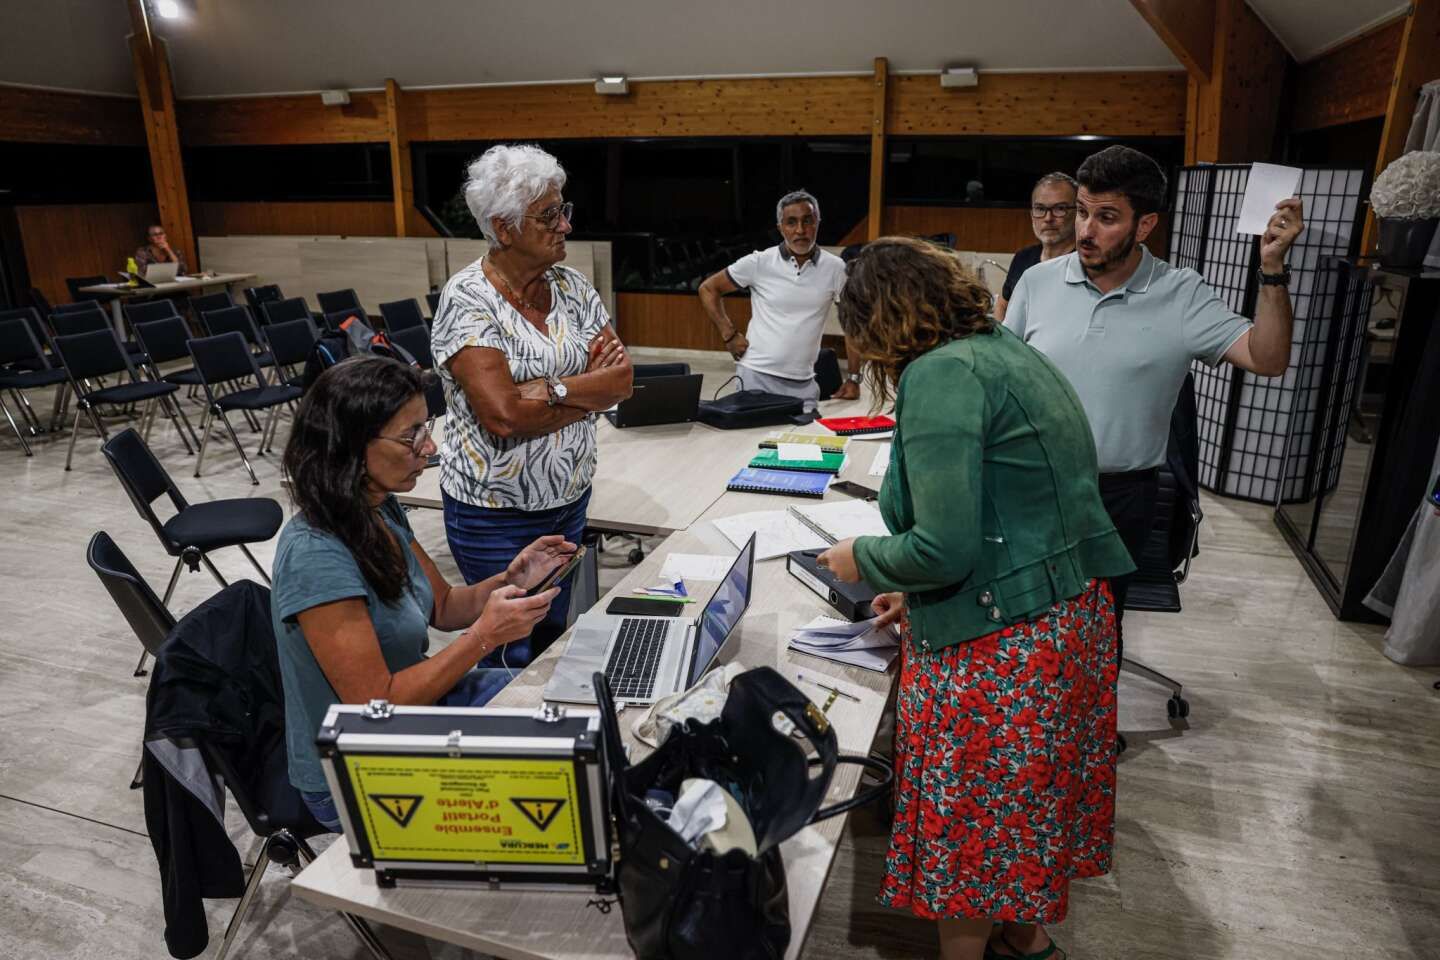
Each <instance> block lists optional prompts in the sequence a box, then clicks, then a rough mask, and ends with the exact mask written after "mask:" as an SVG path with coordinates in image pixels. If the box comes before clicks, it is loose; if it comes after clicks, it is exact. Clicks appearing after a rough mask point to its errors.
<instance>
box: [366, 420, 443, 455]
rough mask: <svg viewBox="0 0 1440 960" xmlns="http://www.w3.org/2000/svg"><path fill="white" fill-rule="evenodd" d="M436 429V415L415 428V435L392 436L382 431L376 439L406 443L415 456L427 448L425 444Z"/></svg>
mask: <svg viewBox="0 0 1440 960" xmlns="http://www.w3.org/2000/svg"><path fill="white" fill-rule="evenodd" d="M434 430H435V418H434V417H427V418H426V420H425V423H424V424H423V425H422V426H420V427H417V428H416V430H415V435H414V436H410V437H390V436H386V435H385V434H383V433H381V434H377V435H376V437H375V439H376V440H389V441H391V442H392V443H403V444H405V445H406V446H408V447H409V448H410V452H411V453H413V454H415V456H417V457H418V456H420V455H421V451H423V450H424V449H425V444H426V443H428V442H430V436H431V434H432V433H433V432H434Z"/></svg>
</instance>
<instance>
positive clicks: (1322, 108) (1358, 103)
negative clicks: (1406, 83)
mask: <svg viewBox="0 0 1440 960" xmlns="http://www.w3.org/2000/svg"><path fill="white" fill-rule="evenodd" d="M1404 32H1405V19H1404V18H1403V17H1402V18H1400V19H1398V20H1392V21H1390V22H1389V23H1387V24H1384V25H1383V26H1379V27H1376V28H1375V29H1374V30H1371V31H1369V32H1368V33H1365V34H1362V35H1360V36H1358V37H1356V38H1355V39H1353V40H1350V41H1349V42H1347V43H1344V44H1342V45H1341V46H1338V47H1336V48H1335V49H1334V50H1331V51H1330V52H1329V53H1327V54H1325V55H1324V56H1321V57H1317V58H1316V59H1314V60H1311V61H1310V62H1309V63H1304V64H1301V65H1300V66H1299V67H1298V68H1297V69H1296V71H1295V105H1294V108H1293V109H1292V110H1291V112H1290V129H1291V130H1292V131H1301V130H1316V129H1319V128H1321V127H1330V126H1335V125H1336V124H1341V123H1352V122H1354V121H1356V120H1368V119H1370V118H1372V117H1383V116H1385V104H1386V101H1387V100H1388V98H1389V96H1390V83H1391V81H1392V80H1393V79H1394V76H1395V58H1396V57H1397V56H1399V54H1400V38H1401V36H1402V35H1403V34H1404Z"/></svg>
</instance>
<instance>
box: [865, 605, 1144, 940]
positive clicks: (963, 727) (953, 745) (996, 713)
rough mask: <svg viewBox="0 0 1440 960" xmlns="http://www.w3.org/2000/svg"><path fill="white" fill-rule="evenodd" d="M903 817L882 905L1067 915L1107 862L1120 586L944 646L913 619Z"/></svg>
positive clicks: (906, 669)
mask: <svg viewBox="0 0 1440 960" xmlns="http://www.w3.org/2000/svg"><path fill="white" fill-rule="evenodd" d="M901 648H902V649H901V656H902V661H901V670H900V690H899V695H898V698H897V701H896V706H895V820H894V823H893V825H892V826H891V835H890V849H889V852H888V853H887V855H886V860H885V878H884V880H883V882H882V884H881V889H880V896H879V900H880V902H881V903H882V904H885V905H887V906H891V907H897V908H901V909H906V910H909V911H910V912H911V913H913V914H915V915H916V916H918V917H924V918H926V919H939V918H941V917H951V918H977V919H978V918H989V919H993V920H1010V921H1016V922H1020V923H1058V922H1059V921H1061V920H1063V919H1064V918H1065V912H1066V908H1067V905H1068V900H1069V892H1070V880H1071V879H1072V878H1074V877H1095V876H1100V875H1101V874H1104V873H1107V872H1109V870H1110V848H1111V845H1112V842H1113V839H1114V832H1115V685H1116V678H1117V676H1118V672H1119V664H1118V663H1117V662H1116V652H1115V611H1114V603H1113V601H1112V599H1111V594H1110V587H1109V584H1108V583H1107V582H1105V581H1100V580H1092V581H1091V582H1090V584H1089V586H1088V587H1087V588H1086V590H1085V592H1084V593H1082V594H1080V595H1079V596H1077V597H1073V598H1071V599H1069V600H1066V601H1063V602H1061V603H1058V604H1056V605H1055V606H1054V607H1052V608H1051V609H1050V610H1049V611H1047V612H1046V613H1045V614H1043V615H1042V616H1040V617H1037V618H1036V619H1034V620H1031V621H1029V622H1027V623H1020V624H1016V625H1014V626H1011V627H1006V628H1005V629H1003V630H998V631H996V632H995V633H991V634H987V635H986V636H983V637H979V638H977V639H975V640H970V641H967V642H965V643H958V644H955V645H953V646H949V647H945V648H943V649H941V650H937V651H935V652H933V653H932V652H927V651H924V650H921V649H918V648H917V647H916V646H915V645H914V644H913V643H912V642H911V639H910V633H909V629H908V625H907V626H906V627H905V629H903V630H902V643H901Z"/></svg>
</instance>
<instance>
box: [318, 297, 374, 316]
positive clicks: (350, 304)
mask: <svg viewBox="0 0 1440 960" xmlns="http://www.w3.org/2000/svg"><path fill="white" fill-rule="evenodd" d="M315 299H316V300H318V301H320V312H321V313H339V312H340V311H341V310H358V311H360V315H361V316H362V317H363V316H364V315H365V308H364V307H362V306H360V298H359V297H358V296H356V295H355V291H354V290H331V291H329V292H327V293H317V294H315Z"/></svg>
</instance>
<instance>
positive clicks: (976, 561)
mask: <svg viewBox="0 0 1440 960" xmlns="http://www.w3.org/2000/svg"><path fill="white" fill-rule="evenodd" d="M989 312H990V294H989V293H988V292H987V291H986V290H985V289H984V288H983V287H982V286H980V285H979V284H978V283H976V282H975V281H974V280H972V279H971V278H970V277H969V276H967V274H966V273H965V271H964V268H963V267H961V265H960V262H959V261H958V260H957V259H956V258H955V257H954V255H953V254H951V253H950V252H949V251H946V250H943V249H941V248H939V247H936V246H933V245H931V244H928V243H925V242H924V241H919V240H910V239H904V238H898V237H891V238H885V239H881V240H878V241H875V242H874V243H871V244H869V245H868V246H866V247H865V249H864V250H863V251H862V252H861V253H860V255H859V256H858V257H857V258H856V259H855V260H854V261H852V262H851V263H850V265H849V268H848V270H847V279H846V284H845V290H844V293H843V294H842V295H841V299H840V323H841V325H842V326H843V327H844V329H845V334H846V336H848V337H849V338H850V339H851V342H852V343H854V344H855V345H856V347H858V348H859V349H860V351H861V354H862V356H863V357H864V359H865V360H867V361H869V363H868V364H867V365H866V369H867V370H868V371H869V376H870V380H871V388H872V393H873V395H874V396H875V397H877V398H878V400H879V402H880V403H882V404H883V403H884V402H885V401H886V400H888V399H889V397H890V395H891V391H892V390H893V391H894V394H895V418H896V421H897V424H898V425H897V427H896V430H895V441H894V443H893V444H892V445H891V454H890V456H891V463H890V469H889V470H888V471H887V473H886V475H885V485H884V489H883V490H882V491H881V495H880V509H881V512H882V514H883V515H884V517H885V523H886V526H887V527H888V528H889V530H890V531H891V534H892V535H891V536H888V537H860V538H858V539H855V540H847V541H844V542H842V543H838V544H836V545H835V546H834V547H833V548H832V549H830V550H829V551H827V552H826V553H824V554H823V555H822V556H821V557H820V562H821V564H822V565H824V566H828V567H829V568H830V570H831V571H832V572H833V573H834V574H835V575H836V576H838V577H839V578H840V579H842V580H852V581H853V580H857V579H861V578H863V579H864V580H865V581H866V582H867V583H869V584H870V585H871V586H873V587H875V588H876V589H877V590H880V591H887V593H885V594H884V595H883V596H882V597H880V598H877V601H876V606H877V609H879V610H880V611H881V612H882V613H883V614H884V617H885V619H887V620H899V621H900V624H901V635H902V638H903V642H902V661H901V672H900V692H899V697H898V700H897V703H896V719H895V769H896V788H895V789H896V800H895V820H894V824H893V826H892V828H891V838H890V849H889V852H888V854H887V856H886V871H885V879H884V882H883V884H882V888H881V892H880V902H881V903H884V904H887V905H889V906H893V907H897V908H902V909H906V910H909V911H910V912H911V913H913V914H915V915H916V916H919V917H924V918H927V919H933V920H936V921H938V926H939V935H940V945H941V955H942V956H943V957H945V958H946V960H979V958H981V957H982V956H984V957H995V958H998V957H1027V958H1033V960H1041V958H1047V957H1052V956H1053V957H1055V958H1057V960H1058V958H1060V957H1063V956H1064V953H1063V951H1059V950H1058V948H1057V947H1056V946H1055V945H1054V943H1052V942H1051V940H1050V938H1049V937H1048V936H1047V935H1046V933H1045V930H1044V927H1043V926H1042V925H1043V924H1053V923H1058V922H1059V921H1060V920H1062V919H1064V917H1065V912H1066V907H1067V902H1068V893H1069V883H1070V880H1071V878H1073V877H1092V876H1099V875H1101V874H1104V873H1106V872H1108V870H1109V869H1110V847H1111V841H1112V838H1113V833H1114V796H1115V683H1116V676H1117V674H1118V670H1119V664H1118V662H1117V658H1116V652H1115V616H1114V606H1113V601H1112V599H1111V594H1110V588H1109V585H1108V583H1107V579H1106V578H1108V577H1112V576H1117V575H1120V574H1123V573H1127V572H1129V571H1130V570H1131V569H1133V565H1132V564H1131V562H1130V555H1129V553H1128V552H1127V551H1126V549H1125V545H1124V544H1123V543H1122V542H1121V540H1120V537H1119V535H1118V534H1117V533H1116V532H1115V528H1114V527H1113V526H1112V525H1111V523H1110V519H1109V517H1108V516H1107V515H1106V513H1105V508H1104V506H1103V505H1102V504H1101V502H1100V493H1099V489H1098V486H1097V482H1098V481H1097V478H1098V472H1099V471H1098V469H1097V466H1096V460H1095V447H1094V442H1093V440H1092V439H1091V433H1090V426H1089V424H1088V423H1087V422H1086V419H1085V414H1084V411H1083V410H1082V409H1081V407H1080V401H1079V400H1078V399H1077V398H1076V396H1075V392H1074V391H1073V390H1072V389H1071V387H1070V385H1069V384H1068V383H1067V382H1066V381H1065V379H1064V377H1063V376H1061V374H1060V373H1059V371H1058V370H1056V369H1055V367H1054V366H1052V365H1051V364H1050V362H1049V361H1048V360H1046V359H1045V358H1044V357H1043V356H1042V355H1041V354H1039V353H1038V352H1036V351H1035V350H1032V349H1031V348H1030V347H1028V346H1026V345H1025V344H1024V343H1022V342H1021V341H1020V340H1019V339H1018V338H1016V337H1015V336H1014V335H1013V334H1011V333H1010V332H1009V331H1008V330H1006V329H1004V328H1003V327H1001V326H1000V325H998V324H996V323H995V322H994V321H993V320H992V319H991V318H990V316H989Z"/></svg>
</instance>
